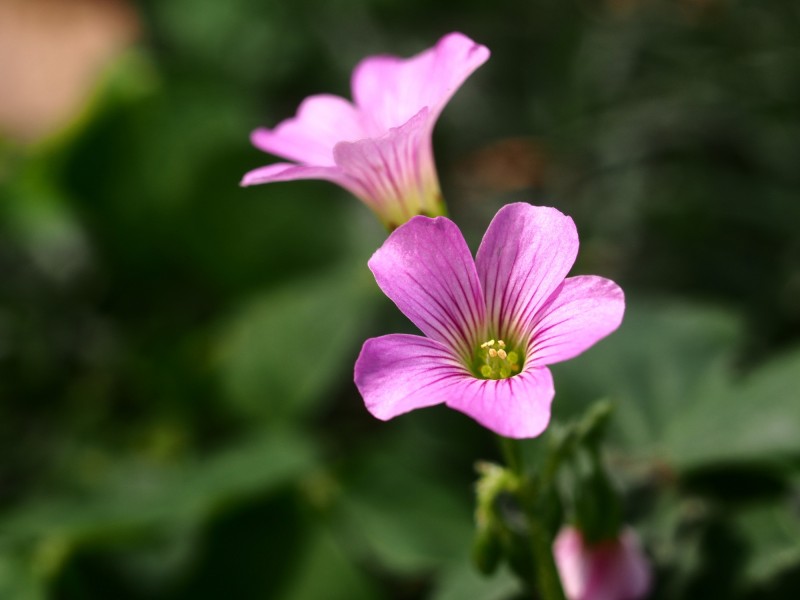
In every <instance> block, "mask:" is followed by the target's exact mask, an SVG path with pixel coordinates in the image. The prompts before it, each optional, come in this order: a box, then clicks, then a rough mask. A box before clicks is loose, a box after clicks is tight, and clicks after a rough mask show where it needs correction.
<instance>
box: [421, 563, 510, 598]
mask: <svg viewBox="0 0 800 600" xmlns="http://www.w3.org/2000/svg"><path fill="white" fill-rule="evenodd" d="M523 591H524V590H523V588H522V586H521V585H520V582H519V580H518V579H517V578H516V577H514V576H513V575H512V574H511V573H510V572H509V570H508V569H506V568H503V569H499V570H498V571H497V572H496V573H495V574H494V575H492V576H491V577H484V576H482V575H480V574H479V573H478V572H477V571H475V569H472V568H469V565H468V564H467V563H460V564H458V565H455V566H453V567H451V568H448V569H446V570H445V571H444V572H443V573H442V574H441V576H440V577H439V580H438V582H437V585H436V589H435V590H434V592H433V595H432V596H431V600H463V599H464V598H469V600H508V599H509V598H516V597H522V593H523Z"/></svg>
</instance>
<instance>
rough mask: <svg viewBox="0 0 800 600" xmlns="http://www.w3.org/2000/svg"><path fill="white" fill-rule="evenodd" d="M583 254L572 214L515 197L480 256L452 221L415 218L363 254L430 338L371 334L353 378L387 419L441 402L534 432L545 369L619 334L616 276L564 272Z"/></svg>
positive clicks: (508, 430)
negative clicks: (368, 254)
mask: <svg viewBox="0 0 800 600" xmlns="http://www.w3.org/2000/svg"><path fill="white" fill-rule="evenodd" d="M577 253H578V234H577V231H576V229H575V224H574V223H573V221H572V219H571V218H569V217H567V216H566V215H564V214H562V213H561V212H559V211H558V210H556V209H555V208H549V207H537V206H531V205H530V204H524V203H518V204H510V205H507V206H505V207H503V208H502V209H500V211H499V212H498V213H497V215H496V216H495V218H494V219H493V220H492V222H491V224H490V225H489V229H488V230H487V231H486V235H485V236H484V237H483V241H482V242H481V245H480V248H479V249H478V254H477V257H476V259H475V260H474V261H473V259H472V255H471V254H470V251H469V248H467V244H466V242H465V241H464V238H463V236H462V235H461V232H460V231H459V229H458V227H457V226H456V225H455V224H454V223H453V222H452V221H450V220H449V219H446V218H444V217H438V218H435V219H430V218H427V217H414V218H413V219H411V220H410V221H409V222H408V223H406V224H405V225H403V226H401V227H399V228H398V229H396V230H395V231H394V232H393V233H392V234H391V235H390V236H389V238H388V239H387V240H386V242H385V243H384V244H383V246H381V247H380V248H379V249H378V250H377V251H376V252H375V254H374V255H373V256H372V258H371V259H370V261H369V267H370V269H371V270H372V272H373V274H374V275H375V279H376V281H377V283H378V285H379V286H380V288H381V289H382V290H383V292H384V293H385V294H386V295H387V296H388V297H389V298H390V299H391V300H392V301H394V303H395V304H396V305H397V307H398V308H399V309H400V310H401V311H402V312H403V313H404V314H405V315H406V316H407V317H408V318H409V319H411V321H412V322H413V323H414V324H415V325H416V326H417V327H418V328H419V329H420V330H422V332H423V333H424V334H425V336H426V337H421V336H417V335H403V334H394V335H386V336H382V337H378V338H373V339H370V340H367V341H366V342H365V343H364V347H363V348H362V350H361V354H360V355H359V357H358V360H357V362H356V366H355V382H356V386H357V387H358V389H359V391H360V392H361V395H362V396H363V397H364V401H365V403H366V405H367V409H369V411H370V412H371V413H372V414H373V415H374V416H376V417H378V418H379V419H383V420H387V419H391V418H392V417H395V416H397V415H399V414H402V413H405V412H408V411H410V410H413V409H415V408H422V407H424V406H431V405H434V404H440V403H445V404H447V406H449V407H450V408H454V409H456V410H459V411H461V412H464V413H466V414H467V415H469V416H470V417H472V418H474V419H475V420H476V421H478V422H479V423H480V424H481V425H483V426H485V427H487V428H489V429H491V430H492V431H494V432H496V433H498V434H500V435H504V436H507V437H513V438H525V437H534V436H537V435H539V434H540V433H541V432H542V431H543V430H544V428H545V427H547V423H548V421H549V420H550V403H551V401H552V399H553V395H554V394H555V391H554V389H553V377H552V375H551V373H550V370H549V369H548V368H547V365H549V364H552V363H556V362H559V361H562V360H567V359H569V358H572V357H574V356H576V355H578V354H580V353H581V352H583V351H584V350H586V349H587V348H588V347H589V346H591V345H592V344H594V343H595V342H597V341H598V340H599V339H601V338H603V337H605V336H606V335H608V334H609V333H611V332H612V331H614V330H615V329H616V328H617V327H618V326H619V324H620V322H621V320H622V314H623V312H624V310H625V300H624V297H623V293H622V290H621V289H620V288H619V286H617V285H616V284H615V283H614V282H613V281H610V280H608V279H604V278H602V277H595V276H578V277H570V278H568V279H565V277H566V275H567V273H568V272H569V270H570V268H571V267H572V264H573V263H574V262H575V257H576V256H577Z"/></svg>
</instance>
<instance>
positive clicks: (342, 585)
mask: <svg viewBox="0 0 800 600" xmlns="http://www.w3.org/2000/svg"><path fill="white" fill-rule="evenodd" d="M294 570H295V577H294V578H293V579H292V583H291V584H290V586H289V589H288V591H286V592H285V593H284V594H283V595H281V597H280V598H281V600H309V599H311V598H325V600H373V599H374V600H378V599H379V598H383V597H385V596H382V595H380V594H379V593H378V590H377V588H376V587H375V585H374V584H373V583H372V582H371V581H370V580H369V579H368V578H367V577H366V576H365V574H364V573H363V572H362V571H360V570H359V569H357V568H356V567H355V566H354V565H353V563H352V562H351V559H350V557H348V556H345V554H344V553H343V552H342V548H341V546H340V545H339V544H337V543H336V540H334V539H333V538H332V537H331V535H330V534H329V533H328V532H327V531H325V530H324V529H323V528H320V531H319V532H318V533H317V534H316V536H315V537H314V538H313V539H312V540H310V543H309V544H308V546H307V547H306V549H305V551H304V556H302V557H301V558H300V560H299V562H298V564H297V565H295V566H294Z"/></svg>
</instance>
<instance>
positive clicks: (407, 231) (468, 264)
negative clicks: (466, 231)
mask: <svg viewBox="0 0 800 600" xmlns="http://www.w3.org/2000/svg"><path fill="white" fill-rule="evenodd" d="M368 264H369V268H370V269H371V270H372V272H373V274H374V275H375V280H376V281H377V282H378V286H379V287H380V288H381V289H382V290H383V292H384V293H385V294H386V295H387V296H389V298H390V299H391V300H392V301H393V302H394V303H395V304H396V305H397V307H398V308H399V309H400V310H401V311H402V312H403V314H405V315H406V316H407V317H408V318H409V319H411V321H412V322H413V323H414V324H415V325H416V326H417V327H419V328H420V330H422V332H423V333H425V335H427V336H428V337H429V338H432V339H434V340H436V341H438V342H441V343H443V344H445V345H446V346H447V347H449V348H451V349H452V350H453V351H454V352H455V353H457V354H458V355H459V356H460V357H461V359H462V360H463V361H464V363H465V364H468V363H469V362H471V360H472V355H473V351H474V349H475V348H476V347H477V345H478V344H480V342H481V341H483V340H482V337H483V333H484V332H483V321H484V307H483V296H482V293H481V287H480V283H479V282H478V275H477V273H476V272H475V264H474V263H473V261H472V256H471V254H470V252H469V248H467V243H466V242H465V241H464V237H463V236H462V235H461V231H459V229H458V227H457V226H456V225H455V223H453V222H452V221H450V220H449V219H446V218H444V217H437V218H435V219H430V218H428V217H420V216H417V217H414V218H413V219H411V220H410V221H408V222H407V223H405V224H404V225H402V226H400V227H398V228H397V229H396V230H395V231H394V232H392V234H391V235H390V236H389V238H388V239H387V240H386V241H385V242H384V244H383V246H381V247H380V248H379V249H378V250H377V251H376V252H375V254H373V255H372V258H371V259H370V260H369V263H368Z"/></svg>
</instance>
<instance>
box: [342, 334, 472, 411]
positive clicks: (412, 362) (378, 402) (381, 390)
mask: <svg viewBox="0 0 800 600" xmlns="http://www.w3.org/2000/svg"><path fill="white" fill-rule="evenodd" d="M467 376H468V374H467V371H466V369H465V368H464V367H463V366H461V364H460V363H459V362H458V361H457V360H456V359H455V358H454V356H453V354H452V352H451V351H450V350H449V349H448V348H446V347H445V346H443V345H442V344H440V343H438V342H435V341H433V340H429V339H428V338H424V337H420V336H417V335H403V334H394V335H385V336H383V337H379V338H373V339H369V340H367V341H366V342H365V343H364V347H363V348H362V349H361V354H360V355H359V357H358V360H357V361H356V367H355V382H356V387H358V391H359V392H361V396H362V397H363V398H364V402H365V403H366V405H367V409H368V410H369V412H371V413H372V414H373V415H374V416H375V417H377V418H379V419H382V420H384V421H386V420H388V419H391V418H392V417H396V416H397V415H400V414H403V413H406V412H408V411H410V410H414V409H415V408H422V407H425V406H432V405H434V404H440V403H442V402H444V401H445V400H447V398H449V395H450V391H449V390H450V389H451V388H452V387H453V386H454V385H458V384H459V382H460V381H461V380H463V379H464V378H465V377H467Z"/></svg>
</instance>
